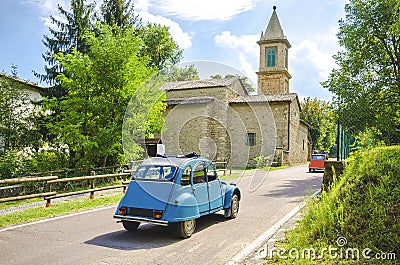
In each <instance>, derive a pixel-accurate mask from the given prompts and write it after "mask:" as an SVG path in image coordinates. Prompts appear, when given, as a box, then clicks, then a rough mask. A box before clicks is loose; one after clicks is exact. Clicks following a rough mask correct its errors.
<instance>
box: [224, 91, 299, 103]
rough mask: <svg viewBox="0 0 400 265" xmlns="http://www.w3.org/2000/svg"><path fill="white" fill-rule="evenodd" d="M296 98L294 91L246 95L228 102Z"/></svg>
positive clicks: (289, 100)
mask: <svg viewBox="0 0 400 265" xmlns="http://www.w3.org/2000/svg"><path fill="white" fill-rule="evenodd" d="M295 99H297V94H296V93H290V94H275V95H257V96H247V97H237V98H235V99H233V100H231V101H230V102H229V103H233V104H235V103H265V102H292V101H293V100H295Z"/></svg>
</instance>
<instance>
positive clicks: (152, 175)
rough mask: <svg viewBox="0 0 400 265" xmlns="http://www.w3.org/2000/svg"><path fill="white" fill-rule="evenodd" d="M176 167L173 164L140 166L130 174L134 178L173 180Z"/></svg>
mask: <svg viewBox="0 0 400 265" xmlns="http://www.w3.org/2000/svg"><path fill="white" fill-rule="evenodd" d="M176 171H177V167H174V166H156V165H151V166H141V167H139V168H138V169H137V170H136V171H135V173H134V174H133V176H132V179H136V180H164V181H165V180H173V179H174V177H175V173H176Z"/></svg>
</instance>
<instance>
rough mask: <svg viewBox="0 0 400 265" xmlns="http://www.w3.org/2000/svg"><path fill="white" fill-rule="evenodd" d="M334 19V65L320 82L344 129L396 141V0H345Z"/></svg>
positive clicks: (399, 119)
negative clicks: (336, 41)
mask: <svg viewBox="0 0 400 265" xmlns="http://www.w3.org/2000/svg"><path fill="white" fill-rule="evenodd" d="M345 12H346V17H345V19H343V20H341V21H340V22H339V26H340V29H339V33H338V39H339V44H340V46H341V47H342V51H341V52H339V53H338V54H337V55H336V56H335V60H336V63H337V65H338V68H337V69H335V70H333V71H332V73H331V74H330V77H329V79H328V80H327V81H326V82H324V83H323V85H324V86H325V87H326V88H328V89H329V90H330V91H332V92H333V93H334V94H335V103H336V105H337V109H338V114H339V121H340V123H341V124H342V125H343V126H345V127H346V129H347V130H350V131H354V132H360V131H365V130H367V129H368V128H372V129H373V131H376V132H378V134H377V135H379V136H380V137H381V138H382V139H384V140H385V142H386V143H387V144H391V143H399V142H400V111H399V109H400V1H398V0H350V1H349V3H348V4H346V7H345Z"/></svg>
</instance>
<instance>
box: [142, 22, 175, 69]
mask: <svg viewBox="0 0 400 265" xmlns="http://www.w3.org/2000/svg"><path fill="white" fill-rule="evenodd" d="M137 33H138V36H139V37H140V38H141V39H142V40H143V42H144V46H143V48H142V51H141V52H142V56H145V57H147V58H149V59H150V60H149V63H148V66H150V67H157V68H158V69H159V70H162V69H164V68H166V67H169V66H172V65H175V64H177V63H178V62H179V61H180V60H181V59H182V50H181V49H179V46H178V44H177V43H176V42H175V41H174V39H173V38H172V37H171V34H170V33H169V30H168V27H166V26H160V25H157V24H151V23H150V24H147V25H146V26H142V27H140V28H138V29H137Z"/></svg>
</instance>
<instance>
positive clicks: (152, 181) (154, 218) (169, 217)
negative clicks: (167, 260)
mask: <svg viewBox="0 0 400 265" xmlns="http://www.w3.org/2000/svg"><path fill="white" fill-rule="evenodd" d="M240 198H241V193H240V190H239V188H238V187H237V186H236V185H235V184H227V183H226V182H224V181H221V180H220V179H219V178H218V175H217V173H216V170H215V165H214V164H212V162H211V161H210V160H208V159H205V158H201V157H198V156H197V154H195V153H190V154H187V155H180V156H164V157H153V158H150V159H147V160H145V161H144V162H143V163H142V164H141V165H140V166H139V167H138V168H137V170H136V171H135V172H134V173H133V175H132V180H131V182H130V184H129V186H128V189H127V191H126V194H125V195H124V197H123V198H122V199H121V201H120V202H119V205H118V208H117V210H116V211H115V214H114V218H116V219H119V220H118V222H122V225H123V226H124V228H125V229H126V230H128V231H136V230H137V228H138V226H139V224H140V223H141V222H145V223H152V224H157V225H163V226H168V228H169V229H170V230H171V232H172V233H174V234H176V235H177V236H178V237H181V238H188V237H190V236H191V235H192V234H193V233H194V231H195V228H196V219H197V218H199V217H200V216H203V215H207V214H212V213H215V212H218V211H220V210H224V215H225V217H226V218H232V219H233V218H236V216H237V214H238V211H239V201H240Z"/></svg>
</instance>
